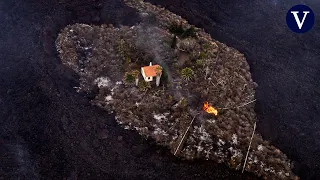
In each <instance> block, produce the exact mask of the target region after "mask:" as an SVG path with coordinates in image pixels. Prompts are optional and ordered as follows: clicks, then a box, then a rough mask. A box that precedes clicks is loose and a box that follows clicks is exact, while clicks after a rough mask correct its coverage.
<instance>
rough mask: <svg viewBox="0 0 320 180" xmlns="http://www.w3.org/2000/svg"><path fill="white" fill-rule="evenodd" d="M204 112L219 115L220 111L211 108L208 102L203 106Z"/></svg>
mask: <svg viewBox="0 0 320 180" xmlns="http://www.w3.org/2000/svg"><path fill="white" fill-rule="evenodd" d="M203 110H204V111H205V112H207V113H209V114H214V115H216V116H217V115H218V110H216V109H215V108H214V107H212V106H209V103H208V102H205V103H204V104H203Z"/></svg>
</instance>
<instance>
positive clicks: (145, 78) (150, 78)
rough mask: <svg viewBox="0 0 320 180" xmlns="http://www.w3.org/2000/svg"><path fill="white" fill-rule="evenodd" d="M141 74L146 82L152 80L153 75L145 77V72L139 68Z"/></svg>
mask: <svg viewBox="0 0 320 180" xmlns="http://www.w3.org/2000/svg"><path fill="white" fill-rule="evenodd" d="M141 74H142V76H143V79H144V80H145V81H147V82H151V81H153V77H146V75H145V73H144V71H143V68H141Z"/></svg>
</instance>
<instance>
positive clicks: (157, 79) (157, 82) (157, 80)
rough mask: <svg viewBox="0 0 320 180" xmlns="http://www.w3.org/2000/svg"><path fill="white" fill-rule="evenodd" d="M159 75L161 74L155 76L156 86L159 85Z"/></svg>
mask: <svg viewBox="0 0 320 180" xmlns="http://www.w3.org/2000/svg"><path fill="white" fill-rule="evenodd" d="M160 77H161V76H157V77H156V85H157V86H159V85H160Z"/></svg>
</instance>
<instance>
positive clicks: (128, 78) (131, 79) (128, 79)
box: [124, 72, 136, 83]
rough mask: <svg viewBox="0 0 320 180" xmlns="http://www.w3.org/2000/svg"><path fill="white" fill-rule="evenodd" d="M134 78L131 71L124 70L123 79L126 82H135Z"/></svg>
mask: <svg viewBox="0 0 320 180" xmlns="http://www.w3.org/2000/svg"><path fill="white" fill-rule="evenodd" d="M135 79H136V78H135V77H134V75H133V74H132V73H128V72H126V74H125V75H124V81H125V82H126V83H133V82H135Z"/></svg>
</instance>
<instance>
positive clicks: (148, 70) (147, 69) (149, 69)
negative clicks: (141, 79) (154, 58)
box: [142, 65, 161, 77]
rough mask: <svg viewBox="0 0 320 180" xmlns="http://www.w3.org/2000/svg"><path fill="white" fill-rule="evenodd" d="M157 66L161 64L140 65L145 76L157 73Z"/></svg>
mask: <svg viewBox="0 0 320 180" xmlns="http://www.w3.org/2000/svg"><path fill="white" fill-rule="evenodd" d="M158 67H161V66H159V65H153V66H145V67H142V69H143V71H144V74H145V75H146V76H147V77H153V76H156V75H157V68H158Z"/></svg>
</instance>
